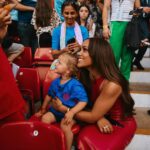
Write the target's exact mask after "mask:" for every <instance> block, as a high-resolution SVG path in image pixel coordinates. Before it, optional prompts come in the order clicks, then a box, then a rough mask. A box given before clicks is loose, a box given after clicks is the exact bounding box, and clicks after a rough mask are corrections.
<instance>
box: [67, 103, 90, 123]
mask: <svg viewBox="0 0 150 150" xmlns="http://www.w3.org/2000/svg"><path fill="white" fill-rule="evenodd" d="M86 105H87V102H78V103H77V104H76V106H74V107H73V108H71V109H70V110H68V111H67V112H66V114H65V122H66V123H67V124H69V123H70V122H71V121H72V119H73V117H74V115H75V114H76V113H78V112H79V111H81V110H82V109H83V108H84V107H85V106H86Z"/></svg>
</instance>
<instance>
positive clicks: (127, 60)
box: [120, 45, 134, 80]
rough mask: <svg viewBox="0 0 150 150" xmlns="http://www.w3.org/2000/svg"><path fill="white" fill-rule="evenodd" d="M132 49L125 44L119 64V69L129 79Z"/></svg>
mask: <svg viewBox="0 0 150 150" xmlns="http://www.w3.org/2000/svg"><path fill="white" fill-rule="evenodd" d="M133 55H134V54H133V51H131V50H129V49H127V48H126V45H124V47H123V48H122V59H121V65H120V71H121V72H122V74H123V75H124V77H125V78H126V79H127V80H129V78H130V73H131V64H132V60H133Z"/></svg>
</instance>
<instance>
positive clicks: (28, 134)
mask: <svg viewBox="0 0 150 150" xmlns="http://www.w3.org/2000/svg"><path fill="white" fill-rule="evenodd" d="M0 149H1V150H65V149H66V147H65V139H64V134H63V133H62V131H61V130H60V129H59V128H57V127H55V126H50V125H46V124H43V123H41V122H18V123H9V124H5V125H4V126H2V127H1V128H0Z"/></svg>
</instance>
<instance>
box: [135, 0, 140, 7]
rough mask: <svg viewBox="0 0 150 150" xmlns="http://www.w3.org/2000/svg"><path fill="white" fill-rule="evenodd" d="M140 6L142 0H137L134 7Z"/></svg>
mask: <svg viewBox="0 0 150 150" xmlns="http://www.w3.org/2000/svg"><path fill="white" fill-rule="evenodd" d="M140 6H141V3H140V0H135V3H134V7H135V8H140Z"/></svg>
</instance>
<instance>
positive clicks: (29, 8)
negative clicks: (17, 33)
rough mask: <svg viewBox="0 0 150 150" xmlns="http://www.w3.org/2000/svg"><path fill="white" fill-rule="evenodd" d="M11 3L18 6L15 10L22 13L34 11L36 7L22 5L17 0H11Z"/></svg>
mask: <svg viewBox="0 0 150 150" xmlns="http://www.w3.org/2000/svg"><path fill="white" fill-rule="evenodd" d="M11 1H12V2H13V3H15V4H16V7H15V9H17V10H20V11H34V7H30V6H26V5H22V4H21V3H19V2H18V1H17V0H11Z"/></svg>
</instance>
